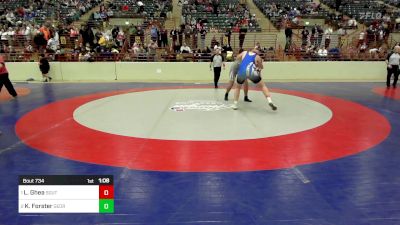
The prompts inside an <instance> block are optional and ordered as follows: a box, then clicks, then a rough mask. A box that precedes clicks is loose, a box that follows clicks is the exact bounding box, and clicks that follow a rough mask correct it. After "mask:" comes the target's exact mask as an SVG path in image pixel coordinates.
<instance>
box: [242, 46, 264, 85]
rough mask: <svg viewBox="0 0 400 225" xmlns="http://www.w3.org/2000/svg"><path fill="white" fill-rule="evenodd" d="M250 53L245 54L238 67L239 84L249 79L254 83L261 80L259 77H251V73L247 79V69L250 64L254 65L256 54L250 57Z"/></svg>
mask: <svg viewBox="0 0 400 225" xmlns="http://www.w3.org/2000/svg"><path fill="white" fill-rule="evenodd" d="M249 53H250V52H246V55H245V56H244V58H243V60H242V63H241V64H240V67H239V72H238V76H237V82H238V83H239V84H243V83H244V81H245V80H246V79H247V78H249V79H250V80H251V81H253V82H254V83H258V82H259V81H260V80H261V77H260V76H253V73H250V74H249V77H247V68H248V66H249V65H250V64H253V65H254V64H255V61H256V57H257V54H255V53H253V52H252V53H253V54H254V55H250V54H249Z"/></svg>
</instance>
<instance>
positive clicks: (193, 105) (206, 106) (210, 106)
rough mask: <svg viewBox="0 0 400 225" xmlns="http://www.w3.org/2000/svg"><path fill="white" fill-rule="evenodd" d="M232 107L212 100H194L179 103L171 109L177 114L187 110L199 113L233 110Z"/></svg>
mask: <svg viewBox="0 0 400 225" xmlns="http://www.w3.org/2000/svg"><path fill="white" fill-rule="evenodd" d="M231 108H232V105H230V104H225V103H223V102H218V101H210V100H192V101H187V102H177V103H175V104H174V105H173V106H172V107H171V108H170V109H171V110H173V111H175V112H183V111H186V110H197V111H206V112H209V111H219V110H224V109H231Z"/></svg>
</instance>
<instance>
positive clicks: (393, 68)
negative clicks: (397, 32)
mask: <svg viewBox="0 0 400 225" xmlns="http://www.w3.org/2000/svg"><path fill="white" fill-rule="evenodd" d="M399 53H400V46H395V47H394V51H393V52H391V53H390V54H389V55H388V56H387V58H386V64H387V77H386V86H387V87H388V88H390V79H391V78H392V74H394V82H393V87H394V88H396V85H397V80H398V79H399V73H400V72H399V64H400V54H399Z"/></svg>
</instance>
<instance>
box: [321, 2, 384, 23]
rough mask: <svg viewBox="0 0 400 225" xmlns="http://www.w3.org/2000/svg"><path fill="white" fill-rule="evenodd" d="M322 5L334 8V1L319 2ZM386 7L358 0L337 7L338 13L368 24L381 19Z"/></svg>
mask: <svg viewBox="0 0 400 225" xmlns="http://www.w3.org/2000/svg"><path fill="white" fill-rule="evenodd" d="M321 2H322V3H324V4H326V5H328V6H329V7H332V8H334V7H335V0H321ZM386 8H387V7H386V6H385V5H384V4H381V3H380V2H378V1H372V0H358V1H346V2H343V3H342V4H341V5H340V7H339V12H341V13H343V14H344V15H347V16H349V17H352V18H354V19H356V20H357V21H359V22H361V23H366V24H369V23H371V22H373V21H375V20H377V19H381V18H382V16H383V12H385V11H386Z"/></svg>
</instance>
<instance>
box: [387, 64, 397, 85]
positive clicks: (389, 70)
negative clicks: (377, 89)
mask: <svg viewBox="0 0 400 225" xmlns="http://www.w3.org/2000/svg"><path fill="white" fill-rule="evenodd" d="M399 73H400V71H399V66H398V65H392V68H387V77H386V86H387V87H390V79H391V78H392V75H393V74H394V82H393V87H396V85H397V80H398V79H399Z"/></svg>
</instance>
